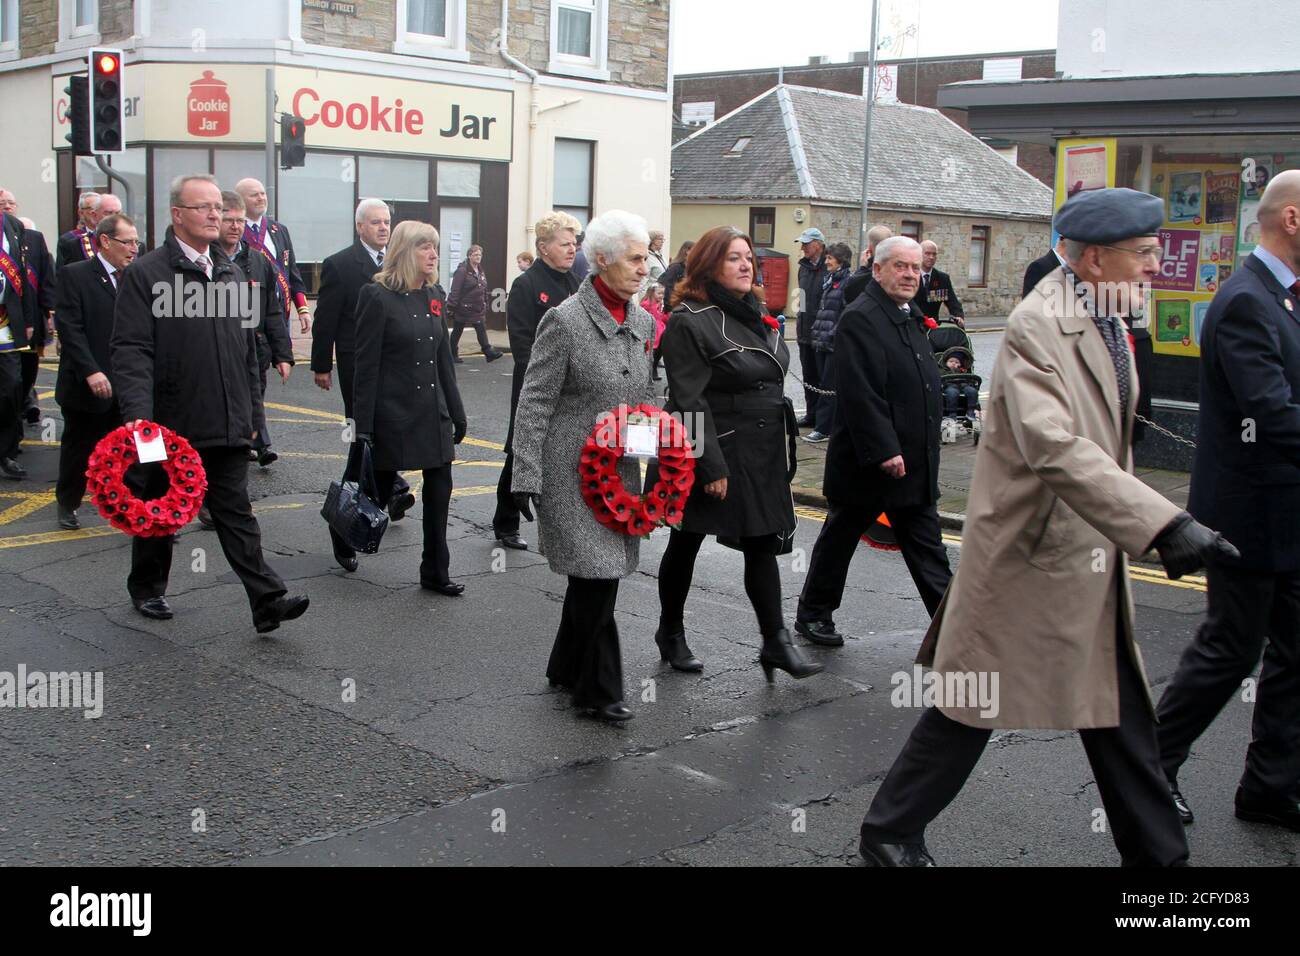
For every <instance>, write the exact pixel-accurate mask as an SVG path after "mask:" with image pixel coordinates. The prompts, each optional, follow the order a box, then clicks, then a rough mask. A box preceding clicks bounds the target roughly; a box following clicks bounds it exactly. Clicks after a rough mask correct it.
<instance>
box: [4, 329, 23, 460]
mask: <svg viewBox="0 0 1300 956" xmlns="http://www.w3.org/2000/svg"><path fill="white" fill-rule="evenodd" d="M21 354H22V353H21V352H12V351H10V352H0V458H12V457H13V456H14V455H16V454H18V444H19V442H21V441H22V440H23V422H22V414H23V370H22V359H21V358H20V356H21Z"/></svg>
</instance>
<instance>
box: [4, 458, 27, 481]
mask: <svg viewBox="0 0 1300 956" xmlns="http://www.w3.org/2000/svg"><path fill="white" fill-rule="evenodd" d="M0 474H3V475H4V476H5V477H6V478H12V479H13V480H14V481H22V480H23V479H24V478H26V477H27V469H26V468H24V467H23V466H22V465H20V464H18V462H17V461H15V460H14V459H12V458H0Z"/></svg>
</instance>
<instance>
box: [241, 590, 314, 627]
mask: <svg viewBox="0 0 1300 956" xmlns="http://www.w3.org/2000/svg"><path fill="white" fill-rule="evenodd" d="M310 603H311V599H310V598H309V597H307V595H305V594H302V595H299V596H298V597H290V596H289V595H287V594H286V595H284V596H283V597H278V598H276V599H275V600H274V601H272V602H271V603H270V605H269V606H268V607H267V608H266V610H264V611H263V612H262V613H261V614H260V615H258V616H257V617H256V618H254V620H253V626H254V627H256V628H257V633H258V634H266V633H269V632H270V631H274V630H275V629H276V628H277V627H279V626H280V625H281V624H283V623H284V622H285V621H292V620H294V619H295V618H299V617H302V615H303V612H304V611H306V610H307V605H308V604H310Z"/></svg>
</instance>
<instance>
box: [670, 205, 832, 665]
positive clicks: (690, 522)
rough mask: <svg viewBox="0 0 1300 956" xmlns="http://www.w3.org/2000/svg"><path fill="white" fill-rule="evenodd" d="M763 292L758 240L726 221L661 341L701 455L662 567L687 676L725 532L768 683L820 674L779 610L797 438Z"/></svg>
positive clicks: (674, 403) (694, 254)
mask: <svg viewBox="0 0 1300 956" xmlns="http://www.w3.org/2000/svg"><path fill="white" fill-rule="evenodd" d="M761 294H762V289H761V288H759V287H757V286H755V285H754V249H753V243H752V242H751V241H750V239H749V237H748V236H746V235H745V234H744V233H742V232H741V231H740V230H738V229H735V228H732V227H731V226H718V227H716V228H714V229H710V230H709V231H708V232H706V233H705V234H704V235H703V236H701V237H700V240H699V241H698V242H697V243H696V244H695V246H694V248H692V249H691V253H690V256H689V257H688V258H687V260H686V275H685V276H684V277H683V279H682V281H681V282H680V283H679V284H678V286H677V289H676V292H675V294H674V302H675V303H676V305H677V308H675V309H674V310H673V314H672V318H671V319H670V320H669V322H668V325H667V328H666V329H665V331H664V336H663V340H662V342H661V345H660V347H661V350H662V351H663V354H664V367H665V369H666V370H667V372H668V404H667V410H668V411H669V412H673V413H677V414H680V415H681V416H682V418H683V419H684V421H686V422H687V423H688V426H689V430H690V431H691V432H692V433H693V436H694V441H695V445H696V448H697V449H699V452H700V454H699V457H698V458H697V459H696V461H695V486H694V487H693V488H692V489H691V494H690V497H689V498H688V499H687V502H686V508H685V514H684V516H683V519H682V523H681V526H680V528H677V529H674V530H673V531H672V532H671V533H670V535H669V539H668V548H667V549H666V550H665V551H664V556H663V560H662V561H661V562H660V564H659V605H660V611H659V630H658V631H657V632H656V633H655V642H656V643H657V644H658V645H659V651H660V654H661V656H662V657H663V659H664V660H666V661H668V662H669V663H670V664H671V665H672V666H673V667H674V668H676V669H677V670H683V671H699V670H702V669H703V666H704V665H703V664H701V663H700V661H699V660H698V659H697V658H696V657H695V655H693V654H692V653H691V650H690V648H689V647H688V646H687V644H686V630H685V624H684V618H683V615H684V609H685V606H686V597H687V594H688V593H689V592H690V587H691V578H692V577H693V575H694V571H695V556H696V555H697V554H698V553H699V550H700V545H701V544H702V543H703V541H704V536H705V535H709V534H713V535H717V536H718V538H719V540H721V541H723V542H724V543H727V544H730V545H731V546H733V547H738V548H739V549H740V550H741V551H742V552H744V555H745V592H746V593H747V594H748V595H749V600H750V602H751V603H752V604H753V606H754V613H755V614H756V615H757V616H758V624H759V629H760V630H761V631H762V634H763V649H762V651H761V652H760V653H759V663H760V664H762V666H763V672H764V673H765V674H766V675H767V679H768V680H769V681H770V680H771V679H772V671H773V670H774V669H780V670H783V671H786V672H788V673H789V674H790V675H792V676H794V677H807V676H809V675H811V674H815V673H817V672H818V671H820V670H821V669H822V668H821V665H820V664H816V663H812V662H810V661H808V660H806V659H805V658H804V657H803V655H802V652H801V651H800V650H799V649H798V648H796V647H795V646H794V645H793V643H792V642H791V640H790V633H789V631H788V630H786V627H785V621H784V619H783V616H782V612H781V577H780V572H779V570H778V569H777V563H776V556H777V555H778V554H783V553H785V551H786V550H787V549H788V545H789V544H790V543H791V541H792V540H793V536H794V529H795V516H794V502H793V499H792V498H791V495H790V481H791V479H792V478H793V477H794V448H793V443H792V441H788V439H789V438H790V436H792V435H794V434H797V432H796V431H795V426H794V409H793V408H792V407H791V406H790V404H789V403H788V402H787V401H786V399H785V397H784V389H783V384H784V381H785V373H786V369H787V368H788V367H789V365H790V352H789V349H787V348H786V345H785V342H783V341H782V340H781V337H780V333H779V331H778V326H777V323H776V320H775V319H770V318H769V317H768V315H767V312H766V310H765V309H764V308H763V303H762V299H761V298H760V297H759V296H760V295H761ZM701 424H702V426H703V428H702V433H701V428H700V426H701ZM654 477H655V476H654V475H653V474H652V475H651V478H652V479H653V478H654Z"/></svg>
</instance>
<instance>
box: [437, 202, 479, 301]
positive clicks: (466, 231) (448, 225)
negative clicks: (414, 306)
mask: <svg viewBox="0 0 1300 956" xmlns="http://www.w3.org/2000/svg"><path fill="white" fill-rule="evenodd" d="M438 235H439V237H440V238H441V240H442V246H441V248H440V249H439V250H438V256H439V258H440V259H441V262H440V264H439V266H438V275H439V276H440V277H441V278H440V279H439V281H440V282H441V283H442V287H443V288H444V289H446V290H447V292H448V293H450V292H451V277H452V275H453V274H454V273H455V272H456V267H457V266H459V265H460V264H461V262H463V261H464V259H465V254H466V253H467V252H468V251H469V247H470V246H471V245H473V244H474V207H473V206H450V205H444V206H443V207H442V209H441V210H439V213H438Z"/></svg>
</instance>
